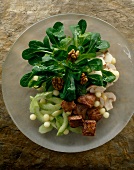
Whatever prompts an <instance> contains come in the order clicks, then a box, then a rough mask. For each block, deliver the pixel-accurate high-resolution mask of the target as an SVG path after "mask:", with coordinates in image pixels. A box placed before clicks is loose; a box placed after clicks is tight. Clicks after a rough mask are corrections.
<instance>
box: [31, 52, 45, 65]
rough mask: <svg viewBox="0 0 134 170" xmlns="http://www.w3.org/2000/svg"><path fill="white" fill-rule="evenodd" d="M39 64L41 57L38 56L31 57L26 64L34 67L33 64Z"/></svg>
mask: <svg viewBox="0 0 134 170" xmlns="http://www.w3.org/2000/svg"><path fill="white" fill-rule="evenodd" d="M43 55H44V54H43ZM41 62H42V57H41V56H38V55H35V56H34V57H32V58H30V59H29V60H28V63H29V64H30V65H32V66H34V65H35V64H39V63H41Z"/></svg>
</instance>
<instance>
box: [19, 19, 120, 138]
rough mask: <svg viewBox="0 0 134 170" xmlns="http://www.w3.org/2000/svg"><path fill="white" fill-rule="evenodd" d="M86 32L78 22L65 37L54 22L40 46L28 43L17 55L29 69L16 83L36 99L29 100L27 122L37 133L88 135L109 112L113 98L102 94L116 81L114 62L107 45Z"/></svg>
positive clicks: (82, 22) (83, 25)
mask: <svg viewBox="0 0 134 170" xmlns="http://www.w3.org/2000/svg"><path fill="white" fill-rule="evenodd" d="M86 28H87V23H86V21H85V20H83V19H81V20H80V21H79V22H78V24H77V25H71V26H70V30H71V32H72V37H70V36H66V35H65V33H64V25H63V24H62V23H61V22H56V23H55V24H54V26H53V27H51V28H48V29H47V30H46V36H45V37H44V39H43V42H41V41H37V40H32V41H30V42H29V48H28V49H26V50H24V51H23V52H22V58H23V59H25V60H28V63H29V64H30V65H32V66H33V67H32V70H31V72H29V73H27V74H25V75H24V76H23V77H22V78H21V80H20V84H21V86H23V87H29V88H35V89H37V95H36V96H34V97H32V96H30V100H31V102H30V112H31V113H32V114H31V115H30V119H31V120H35V119H36V118H37V119H38V120H39V121H40V122H41V123H42V125H41V126H40V127H39V132H40V133H47V132H49V131H51V130H53V129H57V136H61V135H67V134H68V133H69V132H70V131H71V132H74V133H81V134H83V135H84V136H94V135H95V132H96V123H97V122H98V121H99V120H100V119H102V118H108V117H109V115H110V114H109V110H111V109H113V104H112V103H113V102H115V101H116V96H115V95H114V94H113V93H112V92H107V91H106V89H107V88H108V87H109V86H111V85H114V83H115V82H116V81H117V80H118V78H119V72H118V71H117V69H116V67H115V64H116V59H115V58H114V57H113V56H112V55H111V54H110V52H109V51H108V49H109V47H110V44H109V42H107V41H106V40H102V39H101V35H100V34H99V33H95V32H86Z"/></svg>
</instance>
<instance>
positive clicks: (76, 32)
mask: <svg viewBox="0 0 134 170" xmlns="http://www.w3.org/2000/svg"><path fill="white" fill-rule="evenodd" d="M70 30H71V32H72V34H73V42H74V45H75V46H76V47H78V36H79V35H80V34H81V29H80V27H79V25H75V26H73V25H72V26H70Z"/></svg>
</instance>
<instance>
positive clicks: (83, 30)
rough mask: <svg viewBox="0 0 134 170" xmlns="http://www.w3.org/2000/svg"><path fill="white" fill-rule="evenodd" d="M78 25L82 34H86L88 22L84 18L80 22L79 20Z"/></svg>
mask: <svg viewBox="0 0 134 170" xmlns="http://www.w3.org/2000/svg"><path fill="white" fill-rule="evenodd" d="M78 25H79V27H80V29H81V34H84V33H85V31H86V28H87V22H86V21H85V20H84V19H81V20H80V21H79V22H78Z"/></svg>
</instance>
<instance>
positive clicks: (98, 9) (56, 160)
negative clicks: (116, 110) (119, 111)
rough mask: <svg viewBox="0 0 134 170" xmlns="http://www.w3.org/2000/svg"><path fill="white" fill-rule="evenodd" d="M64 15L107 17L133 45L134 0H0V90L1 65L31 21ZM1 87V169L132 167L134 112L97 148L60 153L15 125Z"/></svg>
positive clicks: (125, 169) (133, 46) (124, 169)
mask: <svg viewBox="0 0 134 170" xmlns="http://www.w3.org/2000/svg"><path fill="white" fill-rule="evenodd" d="M60 13H82V14H88V15H92V16H96V17H99V18H101V19H103V20H105V21H108V22H109V23H111V24H112V25H113V26H115V27H116V28H117V29H119V30H120V32H121V33H122V34H123V35H124V37H125V38H126V39H127V40H128V41H129V42H130V44H131V45H132V48H133V49H134V0H90V1H89V0H75V1H74V0H0V89H1V83H2V82H1V72H2V63H3V61H4V60H5V58H6V56H7V53H8V51H9V49H10V47H11V46H12V44H13V43H14V42H15V40H16V39H17V38H18V37H19V35H20V34H21V33H22V32H23V31H24V30H25V29H26V28H27V27H29V26H30V25H32V24H34V23H35V22H37V21H39V20H41V19H44V18H46V17H48V16H52V15H55V14H60ZM1 93H2V92H1V90H0V170H15V169H17V170H18V169H26V170H27V169H28V170H29V169H32V170H33V169H34V170H36V169H45V170H47V169H58V170H60V169H64V170H68V169H85V170H87V169H97V170H98V169H99V170H100V169H113V170H116V169H123V170H129V169H134V116H133V117H132V118H131V120H130V121H129V123H128V124H127V126H126V127H125V128H124V129H123V131H122V132H121V133H120V134H118V135H117V136H116V137H115V138H114V139H113V140H111V141H110V142H108V143H107V144H105V145H103V146H100V147H99V148H96V149H93V150H90V151H86V152H81V153H76V154H75V153H73V154H66V153H58V152H54V151H50V150H48V149H45V148H42V147H40V146H38V145H36V144H35V143H33V142H31V141H30V140H29V139H28V138H27V137H25V136H24V135H23V134H22V133H21V132H20V131H19V130H18V128H17V127H16V126H15V125H14V123H13V121H12V120H11V118H10V116H9V114H8V113H7V110H6V107H5V105H4V102H3V98H2V94H1Z"/></svg>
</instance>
